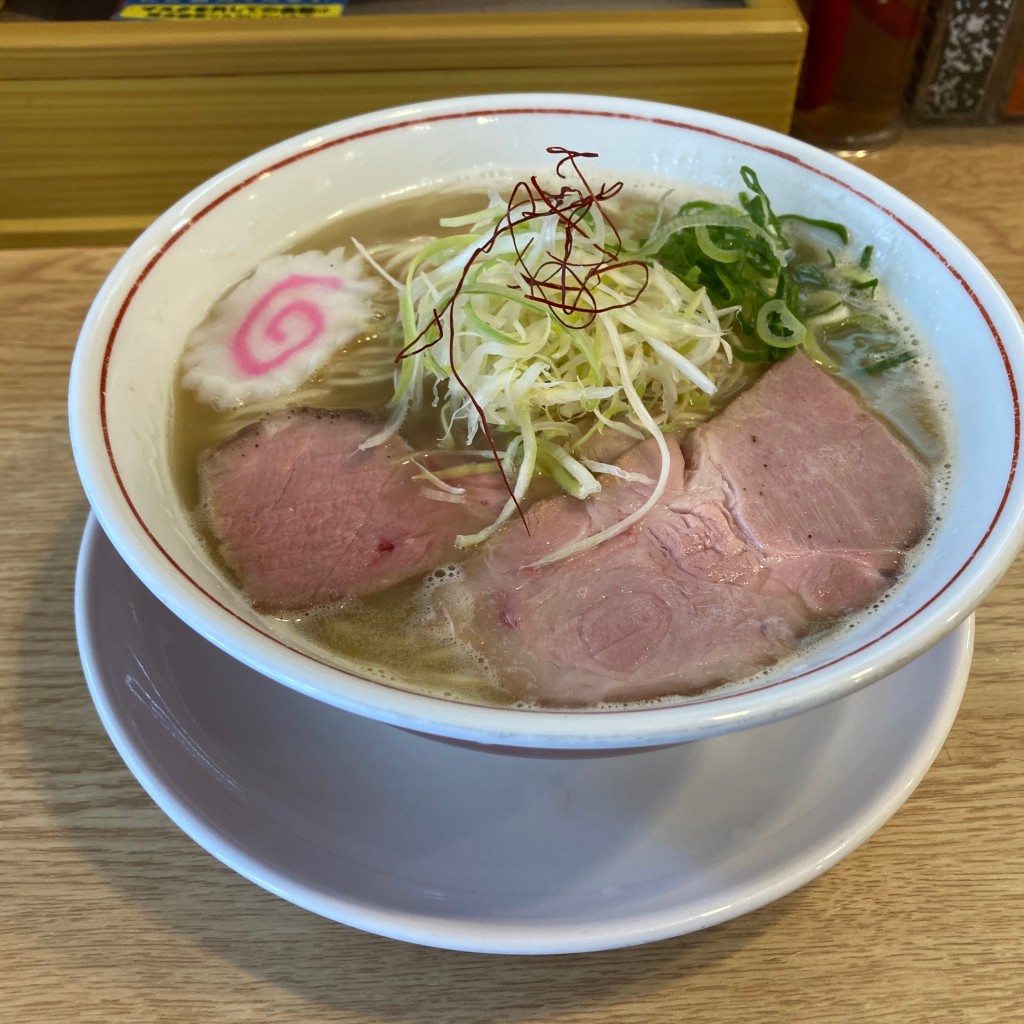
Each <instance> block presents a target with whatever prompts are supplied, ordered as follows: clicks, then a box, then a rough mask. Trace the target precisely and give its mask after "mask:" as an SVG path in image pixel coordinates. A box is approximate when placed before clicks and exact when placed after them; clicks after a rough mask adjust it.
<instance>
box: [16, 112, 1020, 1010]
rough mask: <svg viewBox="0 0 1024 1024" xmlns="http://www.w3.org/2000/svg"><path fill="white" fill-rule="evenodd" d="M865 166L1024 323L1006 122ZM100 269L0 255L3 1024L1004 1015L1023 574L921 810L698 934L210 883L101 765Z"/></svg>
mask: <svg viewBox="0 0 1024 1024" xmlns="http://www.w3.org/2000/svg"><path fill="white" fill-rule="evenodd" d="M865 166H867V168H868V169H869V170H871V171H872V172H874V173H876V174H878V175H880V176H881V177H882V178H884V179H886V180H888V181H890V182H891V183H892V184H894V185H895V186H896V187H898V188H900V189H901V190H903V191H905V192H907V193H908V194H910V195H911V196H912V197H913V198H915V199H917V200H918V201H920V202H921V203H922V204H923V205H924V206H925V207H926V208H927V209H929V210H930V211H931V212H933V213H934V214H935V215H936V216H938V217H939V218H940V219H942V220H944V221H946V222H947V223H948V224H949V225H950V226H951V227H952V228H953V229H954V230H955V231H957V233H959V234H960V235H961V237H962V238H963V239H964V241H965V242H966V243H967V244H968V245H969V246H971V248H972V249H973V250H974V251H975V252H976V253H977V254H978V255H979V256H980V257H981V258H982V259H983V260H984V261H986V262H987V263H988V264H989V266H990V267H991V268H992V270H993V272H994V273H995V274H996V276H997V277H998V278H999V279H1000V281H1001V283H1002V284H1003V287H1004V288H1005V289H1006V290H1007V292H1008V294H1009V295H1010V296H1011V298H1012V299H1013V301H1014V302H1016V304H1017V306H1018V308H1021V307H1022V306H1024V208H1022V205H1021V203H1020V201H1019V181H1020V180H1021V171H1022V170H1024V128H1021V129H1012V128H1006V129H991V130H989V129H975V130H971V131H968V132H962V133H958V132H954V131H947V130H938V131H918V132H914V133H911V134H910V135H908V136H907V137H906V139H905V140H904V141H903V142H901V143H900V144H899V145H898V146H897V147H896V148H895V149H893V150H891V151H889V152H887V153H882V154H878V155H876V156H874V157H871V158H870V159H869V160H867V161H866V162H865ZM117 256H118V250H116V249H85V250H76V249H63V250H31V251H6V252H5V251H0V320H2V323H3V344H2V345H0V388H2V395H3V399H2V402H0V442H2V443H0V473H2V480H0V515H2V518H0V522H2V524H3V525H2V527H0V573H2V580H3V586H2V587H0V621H2V624H3V628H2V629H0V965H2V967H0V1020H3V1021H5V1022H6V1021H11V1022H17V1024H66V1022H71V1021H73V1022H82V1024H111V1022H113V1021H118V1022H120V1021H129V1022H136V1021H137V1022H145V1024H188V1022H200V1021H201V1022H203V1024H228V1022H237V1021H258V1022H260V1024H293V1022H294V1024H300V1022H301V1024H309V1022H312V1021H316V1022H332V1024H333V1022H338V1024H413V1022H415V1024H492V1022H493V1024H498V1022H511V1024H541V1022H545V1024H590V1022H593V1024H639V1022H643V1024H651V1022H665V1024H668V1022H673V1024H674V1022H679V1021H689V1020H700V1021H709V1022H715V1024H750V1022H757V1024H775V1022H778V1024H937V1022H942V1024H1016V1022H1021V1021H1024V971H1022V970H1021V966H1022V963H1024V697H1022V689H1021V686H1022V684H1021V674H1022V664H1024V621H1022V619H1021V614H1020V609H1021V608H1022V607H1024V561H1019V562H1018V563H1017V564H1016V566H1015V567H1014V568H1013V569H1012V570H1011V572H1010V573H1009V575H1008V576H1007V577H1006V578H1005V579H1004V581H1003V582H1002V583H1001V584H1000V586H999V587H998V588H997V589H996V590H995V592H994V593H993V594H992V595H991V596H990V598H989V599H988V600H987V601H986V602H985V604H984V605H983V606H982V608H981V610H980V611H979V613H978V633H977V646H976V654H975V660H974V665H973V668H972V672H971V679H970V682H969V684H968V689H967V695H966V698H965V700H964V704H963V707H962V710H961V712H960V715H959V717H958V719H957V721H956V724H955V725H954V727H953V730H952V732H951V734H950V736H949V739H948V741H947V743H946V745H945V747H944V749H943V751H942V754H941V755H940V757H939V759H938V760H937V762H936V764H935V765H934V766H933V768H932V769H931V771H930V772H929V773H928V775H927V776H926V778H925V779H924V781H923V783H922V784H921V786H920V787H919V789H918V790H917V792H916V793H915V794H914V795H913V796H912V797H911V799H910V800H909V802H908V803H907V804H906V805H905V806H904V807H903V808H902V809H901V810H900V811H899V812H898V813H897V815H896V816H895V817H894V818H893V819H892V821H891V822H889V824H887V825H886V826H885V827H884V828H883V829H882V830H881V831H880V832H879V833H878V834H877V835H876V836H875V837H874V838H873V839H872V840H871V841H870V842H868V843H867V844H866V845H865V846H863V847H862V848H861V849H859V850H858V851H856V852H855V853H854V854H853V855H852V856H850V857H849V858H848V859H847V860H845V861H843V862H842V863H841V864H839V865H838V866H837V867H835V868H833V869H832V870H831V871H829V872H828V873H827V874H825V875H824V876H823V877H821V878H820V879H818V880H817V881H816V882H814V883H812V884H810V885H808V886H806V887H805V888H803V889H801V890H799V891H798V892H796V893H793V894H792V895H790V896H788V897H786V898H784V899H782V900H780V901H778V902H777V903H775V904H773V905H771V906H768V907H766V908H764V909H762V910H760V911H757V912H755V913H753V914H750V915H748V916H746V917H743V918H740V919H738V920H735V921H732V922H729V923H727V924H723V925H720V926H719V927H716V928H713V929H711V930H709V931H707V932H704V933H700V934H696V935H692V936H689V937H683V938H679V939H674V940H669V941H664V942H659V943H656V944H654V945H650V946H645V947H638V948H635V949H629V950H623V951H618V952H608V953H596V954H588V955H582V956H574V957H539V958H499V957H493V956H478V955H466V954H456V953H448V952H443V951H438V950H430V949H423V948H418V947H413V946H408V945H404V944H401V943H398V942H393V941H389V940H386V939H382V938H377V937H374V936H370V935H364V934H361V933H359V932H356V931H353V930H352V929H349V928H345V927H342V926H339V925H335V924H331V923H329V922H327V921H324V920H321V919H319V918H316V917H313V916H312V915H310V914H307V913H305V912H304V911H301V910H298V909H297V908H295V907H292V906H290V905H289V904H287V903H284V902H282V901H280V900H278V899H275V898H274V897H273V896H270V895H269V894H267V893H266V892H264V891H262V890H260V889H258V888H256V887H255V886H253V885H251V884H250V883H248V882H246V881H244V880H243V879H241V878H240V877H238V876H236V875H234V874H233V873H232V872H230V871H229V870H228V869H227V868H224V867H223V866H221V865H220V864H218V863H217V862H216V861H214V860H213V858H211V857H210V856H209V855H207V854H206V853H205V852H203V851H202V850H200V849H199V848H198V847H197V846H195V845H194V844H193V843H192V842H191V841H190V840H189V839H187V838H186V837H185V836H183V835H182V834H181V833H180V832H179V831H177V829H176V828H174V826H172V825H171V824H170V823H169V822H168V821H167V819H165V818H164V817H163V815H162V814H161V813H160V812H159V811H158V810H157V809H156V808H155V807H154V806H153V804H152V803H151V802H150V800H149V799H148V797H146V795H145V794H144V793H143V791H142V790H141V788H140V787H139V785H138V784H137V783H136V782H135V780H134V779H133V778H132V777H131V775H130V774H129V773H128V771H127V769H126V768H125V767H124V766H123V765H122V763H121V761H120V760H119V758H118V757H117V755H116V754H115V753H114V751H113V749H112V747H111V745H110V743H109V741H108V740H107V738H106V736H105V734H104V733H103V730H102V728H101V727H100V724H99V722H98V720H97V717H96V715H95V712H94V711H93V709H92V706H91V704H90V701H89V697H88V694H87V692H86V687H85V684H84V681H83V679H82V674H81V669H80V667H79V664H78V659H77V651H76V644H75V637H74V623H73V608H72V599H73V578H74V568H75V558H76V553H77V547H78V543H79V540H80V537H81V530H82V526H83V524H84V521H85V517H86V511H87V506H86V502H85V499H84V497H83V495H82V493H81V490H80V487H79V484H78V481H77V478H76V476H75V471H74V467H73V463H72V458H71V452H70V447H69V444H68V440H67V429H66V411H65V393H66V383H67V373H68V367H69V363H70V358H71V353H72V348H73V345H74V341H75V337H76V335H77V332H78V328H79V325H80V323H81V320H82V317H83V316H84V314H85V312H86V309H87V307H88V304H89V302H90V300H91V298H92V296H93V294H94V292H95V291H96V289H97V288H98V286H99V284H100V282H101V281H102V279H103V277H104V275H105V274H106V273H107V271H108V270H109V269H110V267H111V266H112V265H113V263H114V261H115V259H116V258H117Z"/></svg>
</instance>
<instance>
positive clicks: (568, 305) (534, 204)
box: [395, 146, 650, 533]
mask: <svg viewBox="0 0 1024 1024" xmlns="http://www.w3.org/2000/svg"><path fill="white" fill-rule="evenodd" d="M547 151H548V152H549V153H550V154H552V155H553V156H560V157H561V159H560V160H559V161H558V162H557V164H556V165H555V174H556V175H557V176H558V177H559V178H560V179H563V180H565V179H567V178H568V177H569V175H570V174H571V175H572V176H574V178H575V183H570V184H566V185H563V186H562V187H561V188H560V189H559V190H558V191H557V192H549V191H548V190H547V189H545V188H544V186H543V185H541V183H540V181H538V179H537V177H536V175H531V177H530V179H529V181H519V182H516V184H515V185H514V186H513V188H512V192H511V194H510V196H509V199H508V202H507V204H506V207H505V213H504V215H503V216H502V218H501V219H500V220H499V221H498V223H497V224H496V225H495V227H494V230H493V231H492V232H491V234H490V236H489V237H488V238H487V240H486V241H485V242H484V243H483V244H482V245H480V246H479V247H478V248H476V249H475V250H474V251H473V253H472V255H471V256H470V258H469V260H467V262H466V265H465V267H464V268H463V270H462V274H461V275H460V276H459V280H458V282H457V283H456V285H455V290H454V292H453V293H452V296H451V298H450V299H449V300H448V303H447V305H445V306H441V307H437V306H435V307H434V309H433V310H432V313H431V318H430V323H428V324H427V326H426V327H424V328H423V330H422V331H421V332H420V333H419V334H418V335H417V336H416V337H415V338H413V340H412V341H411V342H409V344H408V345H406V346H405V348H403V349H402V351H401V352H399V354H398V355H397V356H396V357H395V362H396V363H397V362H399V361H401V360H402V359H406V358H408V357H409V356H413V355H417V354H419V353H420V352H425V351H426V350H427V349H429V348H433V347H434V345H436V344H437V343H438V342H439V341H441V340H442V338H444V336H445V333H446V330H445V322H444V321H443V320H442V316H443V315H444V314H447V318H446V319H447V334H448V364H449V366H450V367H451V373H452V376H453V377H454V378H455V380H456V381H457V382H458V384H459V386H460V387H461V388H462V390H463V391H464V392H465V393H466V394H467V395H468V396H469V400H470V402H472V403H473V408H474V409H475V410H476V412H477V415H478V416H479V417H480V424H481V429H482V431H483V434H484V437H485V438H486V439H487V445H488V447H489V448H490V450H491V454H492V455H493V456H494V461H495V462H496V463H497V464H498V470H499V471H500V473H501V478H502V480H503V481H504V484H505V488H506V490H507V491H508V493H509V496H510V497H511V498H512V501H513V502H514V503H515V506H516V511H517V512H518V513H519V518H520V519H522V521H523V525H524V526H525V527H526V530H527V533H529V530H530V528H529V525H528V524H527V522H526V515H525V513H524V512H523V509H522V506H521V505H520V504H519V500H518V499H517V498H516V496H515V490H514V488H513V487H512V484H511V483H510V481H509V479H508V476H507V474H506V473H505V467H504V466H503V465H502V461H501V456H500V455H499V454H498V449H497V446H496V445H495V443H494V437H493V435H492V433H491V429H490V425H489V424H488V423H487V417H486V415H485V413H484V410H483V408H482V407H481V405H480V403H479V402H478V401H477V400H476V397H475V396H474V395H473V393H472V392H471V391H470V390H469V388H468V387H467V386H466V383H465V381H464V380H463V379H462V377H461V376H460V375H459V371H458V367H457V366H456V365H455V302H456V300H457V299H458V298H459V296H460V295H461V293H462V290H463V288H464V286H465V284H466V280H467V278H468V277H469V273H470V270H471V269H472V268H473V266H474V265H475V263H476V261H477V260H478V259H479V258H480V257H481V256H485V255H487V254H488V253H490V252H491V251H492V250H493V248H494V246H495V244H496V243H497V241H498V239H499V238H501V237H502V236H503V235H508V236H509V237H510V238H511V240H512V247H513V248H514V249H515V253H516V265H517V266H518V267H519V271H520V274H521V276H522V278H523V281H524V283H525V284H526V285H527V291H526V293H525V295H526V298H528V299H530V300H532V301H534V302H539V303H541V304H543V305H545V306H547V307H548V309H550V310H551V312H552V314H553V315H554V317H555V319H556V320H557V321H558V322H559V323H560V324H562V326H563V327H566V328H567V329H569V330H582V329H584V328H587V327H589V326H590V325H591V324H592V323H593V322H594V321H595V320H596V319H597V316H598V314H600V313H605V312H608V311H610V310H613V309H622V308H624V307H625V306H631V305H633V303H635V302H636V301H637V300H638V299H639V298H640V296H641V295H642V294H643V293H644V291H645V290H646V288H647V284H648V281H649V276H650V274H649V271H648V268H647V265H646V264H645V263H644V262H643V261H642V260H620V259H619V254H620V253H621V251H622V236H621V235H620V234H619V230H618V228H617V227H616V226H615V223H614V221H613V220H612V219H611V218H610V217H609V216H608V215H607V213H605V210H604V207H603V205H602V204H603V203H605V202H607V201H608V200H609V199H612V198H614V197H615V196H617V195H618V194H619V193H620V192H621V191H622V189H623V183H622V182H621V181H617V182H614V183H613V184H611V185H604V184H602V185H601V186H600V188H599V189H598V190H597V191H596V192H595V191H594V189H593V188H592V187H591V185H590V183H589V182H588V181H587V179H586V177H585V176H584V174H583V172H582V171H581V170H580V168H579V165H578V163H577V161H579V160H581V159H592V158H596V157H597V156H598V154H597V153H585V152H580V151H577V150H571V149H566V148H564V147H562V146H550V147H549V148H548V150H547ZM566 165H568V166H569V168H571V171H566V169H565V168H566ZM595 206H596V207H597V208H598V210H599V211H600V213H601V216H602V218H603V220H604V222H605V224H606V225H607V226H608V228H609V229H610V231H611V233H612V235H613V236H614V238H615V245H614V248H613V249H608V248H605V247H604V246H601V245H597V244H596V243H595V245H594V248H595V249H596V250H597V252H598V253H600V254H601V256H603V257H604V258H603V259H598V260H596V261H590V262H586V261H578V260H574V259H573V258H572V257H573V251H574V249H575V241H576V238H577V236H580V237H583V238H588V239H589V238H590V235H589V234H588V232H587V229H586V227H585V220H586V217H587V215H588V214H589V213H590V211H591V210H592V209H593V208H594V207H595ZM549 216H555V217H557V218H558V220H559V221H560V222H561V224H562V227H563V230H564V236H565V238H564V242H563V252H562V253H561V254H559V253H557V252H552V251H551V250H549V251H548V252H547V253H546V254H545V255H546V256H547V257H548V258H547V259H546V260H544V261H543V262H542V263H541V264H540V265H539V266H538V268H537V270H536V272H535V273H531V272H530V271H529V268H528V266H527V263H526V254H527V252H528V251H529V249H530V246H531V245H532V244H533V241H534V240H533V239H532V238H531V239H530V240H529V241H528V242H527V243H526V245H525V246H524V247H522V248H520V246H519V241H518V239H517V237H516V230H515V229H516V228H517V227H519V226H520V225H523V224H527V223H529V222H530V221H531V220H535V219H537V218H539V217H549ZM624 267H640V268H641V269H642V270H643V281H642V283H641V284H640V286H639V287H638V288H637V290H636V293H635V294H634V295H633V296H632V297H631V298H626V299H624V300H623V301H621V302H614V303H610V304H608V305H604V306H602V305H600V304H599V303H598V299H597V294H596V289H597V287H598V285H599V284H600V282H601V277H602V276H603V275H604V274H607V273H609V272H611V271H614V270H619V269H622V268H624ZM572 316H576V317H580V316H582V318H583V319H582V322H577V323H572V322H571V321H570V319H569V317H572ZM432 330H434V331H436V332H437V337H435V338H434V339H433V340H431V341H425V340H424V339H425V338H426V337H427V336H428V335H429V334H430V332H431V331H432Z"/></svg>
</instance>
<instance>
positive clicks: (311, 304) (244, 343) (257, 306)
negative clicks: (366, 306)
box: [230, 274, 345, 377]
mask: <svg viewBox="0 0 1024 1024" xmlns="http://www.w3.org/2000/svg"><path fill="white" fill-rule="evenodd" d="M311 286H314V287H315V286H320V287H323V288H331V289H333V290H335V291H337V290H338V289H341V288H344V287H345V282H344V281H343V280H342V279H341V278H340V277H326V276H318V275H311V274H290V275H289V276H288V277H286V278H284V280H282V281H278V282H277V284H275V285H272V286H271V287H270V288H268V289H267V290H266V291H265V292H264V293H263V295H261V296H260V298H259V299H257V300H256V302H254V303H253V305H252V307H251V308H250V309H249V312H248V313H246V315H245V318H244V319H243V320H242V323H241V324H240V325H239V327H238V330H237V331H235V333H234V336H233V337H232V339H231V342H230V348H231V354H232V356H233V357H234V360H235V364H236V365H237V366H238V368H239V370H241V372H242V373H243V374H244V375H245V376H247V377H263V376H265V375H266V374H268V373H270V371H271V370H275V369H277V367H279V366H283V365H284V364H285V363H286V362H288V360H289V359H291V358H292V357H293V356H295V355H297V354H298V353H299V352H301V351H302V350H303V349H306V348H309V346H310V345H313V344H315V343H316V342H317V341H318V340H319V339H320V338H321V337H322V336H323V333H324V328H325V327H326V325H327V314H326V313H325V312H324V310H323V308H322V307H321V306H320V305H318V304H317V302H316V301H315V300H314V299H313V298H311V297H309V296H305V295H298V296H297V297H295V298H293V299H291V300H289V301H287V302H286V303H285V304H284V305H283V306H281V307H280V308H279V309H277V310H274V311H273V314H272V315H271V317H270V320H269V321H267V323H266V324H265V325H264V326H263V328H262V330H261V331H260V332H259V334H256V333H255V331H256V328H257V326H258V324H259V321H260V319H261V317H263V316H264V315H265V314H266V312H267V310H268V307H270V306H271V304H272V303H273V302H274V301H275V300H276V299H277V298H278V297H279V296H280V295H281V293H282V292H286V291H290V290H297V289H302V288H307V287H311ZM289 320H291V321H293V322H294V321H296V320H298V321H299V322H300V324H301V322H304V323H305V333H304V334H303V335H302V336H301V337H299V339H298V340H297V341H295V342H294V343H293V344H291V345H288V347H287V348H285V349H284V350H283V351H280V352H277V353H276V354H275V355H273V356H270V357H269V358H261V356H260V354H259V351H258V346H260V345H261V343H262V345H263V346H264V347H266V348H271V349H273V348H276V347H280V346H282V345H287V343H288V341H289V336H290V332H289V331H288V329H287V327H288V323H287V322H288V321H289ZM292 333H293V332H292Z"/></svg>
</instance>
